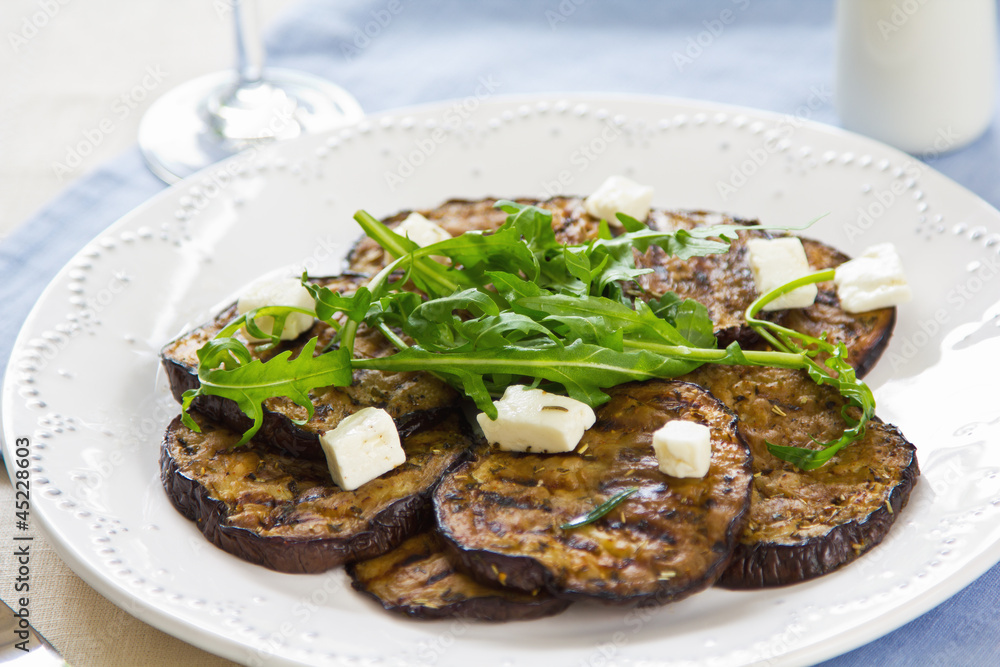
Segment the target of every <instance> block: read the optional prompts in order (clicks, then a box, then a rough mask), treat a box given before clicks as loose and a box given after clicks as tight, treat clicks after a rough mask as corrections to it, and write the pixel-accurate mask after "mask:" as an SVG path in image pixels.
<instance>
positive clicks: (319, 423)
mask: <svg viewBox="0 0 1000 667" xmlns="http://www.w3.org/2000/svg"><path fill="white" fill-rule="evenodd" d="M367 280H368V278H367V277H365V276H358V275H350V274H349V275H345V276H340V277H336V278H319V279H316V280H315V282H316V283H318V284H321V285H325V286H326V287H328V288H329V289H331V290H334V291H338V292H342V293H348V294H350V293H353V292H354V290H356V289H357V288H358V286H360V285H363V284H365V283H366V282H367ZM236 315H237V311H236V304H232V305H230V306H229V307H227V308H226V309H224V310H223V311H222V312H221V313H219V314H218V315H217V316H216V317H215V318H213V319H212V321H210V322H208V323H206V324H204V325H202V326H200V327H198V328H197V329H194V330H193V331H191V332H189V333H186V334H184V335H183V336H181V337H180V338H178V339H176V340H174V341H172V342H171V343H168V344H167V346H166V347H164V348H163V352H162V353H161V360H162V362H163V367H164V368H165V369H166V371H167V378H168V379H169V381H170V389H171V392H172V393H173V395H174V398H175V399H177V401H178V402H180V400H181V396H182V395H183V394H184V392H185V391H187V390H188V389H196V388H197V387H198V355H197V352H198V348H200V347H201V346H202V345H204V344H205V343H206V342H208V340H210V339H211V338H212V337H213V336H214V335H215V334H217V333H218V332H219V331H220V330H221V329H222V328H223V327H225V325H226V324H228V323H229V322H230V321H231V320H232V319H233V318H234V317H236ZM333 333H334V331H333V329H332V328H331V327H330V326H328V325H326V324H323V323H320V322H317V323H316V324H315V325H314V326H313V327H312V329H310V330H309V331H307V332H304V333H303V334H302V335H301V336H299V337H298V338H297V339H295V340H292V341H284V342H282V343H281V344H280V345H279V346H277V347H275V348H274V349H272V350H268V351H266V352H261V351H259V350H258V349H257V348H258V347H259V346H258V345H254V344H250V345H248V348H249V349H250V352H251V354H252V355H253V356H254V357H255V358H259V359H261V360H263V361H266V360H268V359H270V358H272V357H274V356H275V355H277V354H280V353H281V352H284V351H286V350H292V354H293V356H294V355H296V354H298V351H299V350H301V349H302V346H303V345H304V344H305V343H306V341H308V340H309V339H310V338H312V337H314V336H317V337H318V338H319V343H318V344H317V346H316V353H317V354H319V352H320V351H321V350H322V349H323V347H324V346H325V345H326V344H327V343H328V342H329V341H330V338H331V336H332V335H333ZM394 351H395V349H394V348H393V347H392V346H391V345H390V344H389V343H388V342H387V341H386V339H385V337H384V336H382V334H381V333H380V332H378V331H377V330H374V329H369V328H367V327H365V326H361V327H359V328H358V332H357V337H356V339H355V345H354V352H355V354H356V355H358V356H361V357H381V356H385V355H388V354H392V353H393V352H394ZM310 396H311V398H312V401H313V405H314V406H315V408H316V411H315V413H314V415H313V417H312V418H311V419H309V420H308V421H306V422H305V423H304V424H295V423H294V422H293V421H292V420H303V419H306V417H307V413H306V410H305V409H304V408H302V407H301V406H299V405H296V404H295V402H294V401H292V400H291V399H289V398H286V397H277V398H270V399H268V400H267V401H266V402H265V403H264V424H263V426H262V427H261V429H260V432H259V434H258V436H257V437H258V439H259V440H261V441H266V442H269V443H271V444H273V445H275V446H276V447H278V448H279V449H281V450H282V451H284V452H286V453H288V454H290V455H293V456H299V457H303V458H309V459H314V460H318V461H322V460H325V458H324V455H323V450H322V447H321V446H320V444H319V436H320V434H321V433H323V432H324V431H328V430H330V429H332V428H334V427H336V425H337V424H339V423H340V422H341V420H343V419H344V417H347V416H348V415H351V414H353V413H355V412H357V411H358V410H360V409H362V408H365V407H376V408H383V409H385V410H386V411H387V412H388V413H389V414H390V415H391V416H392V418H393V419H395V420H396V421H397V424H398V425H399V426H400V427H401V428H402V429H404V431H405V430H406V429H408V428H415V427H419V425H420V424H421V423H423V422H426V421H427V420H428V419H429V418H430V419H433V413H434V411H436V410H440V409H447V408H450V407H452V406H454V405H455V404H456V403H457V402H458V394H457V393H456V392H455V390H454V389H452V388H451V387H450V386H448V385H447V384H446V383H444V382H442V381H441V380H439V379H437V378H436V377H434V376H433V375H430V374H429V373H421V372H402V373H383V372H379V371H367V370H357V371H354V377H353V381H352V383H351V385H350V386H349V387H320V388H318V389H314V390H313V391H312V392H310ZM194 408H195V409H196V410H198V411H199V412H201V413H202V414H204V415H206V416H208V417H209V418H210V419H211V420H212V421H214V422H216V423H218V424H220V425H222V426H226V427H228V428H230V429H232V430H234V431H238V432H240V433H242V432H243V431H245V430H247V429H248V428H250V426H251V424H252V423H253V422H252V421H251V420H250V419H249V418H248V417H247V416H246V415H244V414H243V412H242V411H241V410H240V409H239V406H237V405H236V403H235V402H233V401H231V400H229V399H226V398H220V397H218V396H199V397H198V398H197V399H195V402H194Z"/></svg>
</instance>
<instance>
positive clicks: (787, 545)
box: [683, 365, 920, 589]
mask: <svg viewBox="0 0 1000 667" xmlns="http://www.w3.org/2000/svg"><path fill="white" fill-rule="evenodd" d="M683 379H685V380H688V381H690V382H695V383H697V384H699V385H701V386H703V387H705V388H706V389H708V390H709V391H711V392H712V394H714V395H715V396H716V397H717V398H718V399H719V400H720V401H722V402H723V403H725V404H726V405H728V406H729V407H730V408H731V409H732V410H733V411H734V412H735V413H736V414H737V416H738V417H739V429H740V432H741V433H742V434H743V436H744V437H745V438H746V440H747V442H748V443H749V444H750V449H751V450H752V452H753V468H754V480H753V492H752V494H751V500H750V520H749V522H748V523H747V526H746V528H745V529H744V531H743V534H742V535H741V537H740V540H739V544H738V545H737V547H736V553H735V555H734V557H733V561H732V563H731V564H730V565H729V567H728V568H727V569H726V571H725V573H723V575H722V577H721V578H720V580H719V582H718V583H719V585H720V586H724V587H726V588H739V589H752V588H764V587H770V586H784V585H787V584H794V583H797V582H800V581H806V580H808V579H813V578H815V577H818V576H821V575H824V574H827V573H828V572H831V571H833V570H835V569H837V568H839V567H841V566H843V565H846V564H847V563H850V562H851V561H853V560H856V559H857V558H858V557H860V556H861V555H862V554H864V553H865V552H867V551H868V550H869V549H871V548H872V547H874V546H875V545H877V544H878V543H879V542H881V541H882V539H883V538H884V537H885V535H886V534H887V533H888V531H889V528H890V527H891V526H892V524H893V522H894V521H895V520H896V518H897V517H898V516H899V513H900V511H901V510H902V509H903V507H905V506H906V502H907V500H908V499H909V497H910V491H911V489H912V488H913V485H914V484H915V483H916V481H917V477H918V476H919V474H920V470H919V468H918V465H917V457H916V451H915V449H914V447H913V445H912V444H910V443H909V442H908V441H907V440H906V439H905V438H904V437H903V435H902V434H901V433H900V432H899V430H897V429H896V428H895V427H893V426H890V425H888V424H885V423H883V422H881V421H878V420H874V421H872V422H869V424H868V427H867V429H866V432H865V436H864V437H863V438H862V439H861V440H859V441H858V442H855V443H853V444H851V445H848V446H847V447H845V448H844V449H842V450H841V451H840V453H838V454H837V455H836V456H835V457H834V458H833V459H831V461H830V462H829V463H827V464H826V465H824V466H822V467H820V468H817V469H816V470H799V469H798V468H796V467H795V466H793V465H792V464H790V463H787V462H785V461H782V460H780V459H778V458H776V457H775V456H774V455H772V454H771V453H770V452H769V451H768V449H767V444H766V443H767V442H771V443H772V444H776V445H787V446H792V447H808V448H813V449H815V448H817V447H818V445H816V444H815V443H814V442H813V441H812V440H811V439H810V436H812V437H815V438H817V439H818V440H820V441H828V440H835V439H836V438H837V437H839V436H840V434H841V433H842V432H843V430H844V429H845V428H846V426H847V425H846V423H845V422H844V419H843V417H842V416H841V408H842V407H843V405H844V399H843V398H842V397H841V396H840V394H838V393H837V392H836V391H835V390H834V389H831V388H830V387H826V386H823V387H821V386H819V385H817V384H816V383H814V382H813V381H812V380H811V379H809V377H808V376H807V375H806V374H805V372H803V371H794V370H787V369H781V368H761V367H751V366H718V365H706V366H702V367H701V368H699V369H697V370H696V371H694V372H693V373H689V374H688V375H685V376H684V377H683Z"/></svg>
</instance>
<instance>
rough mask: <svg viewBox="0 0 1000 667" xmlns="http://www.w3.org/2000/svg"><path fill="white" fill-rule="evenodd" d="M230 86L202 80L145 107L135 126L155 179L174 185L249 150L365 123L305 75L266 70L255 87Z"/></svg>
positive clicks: (218, 78) (344, 95) (231, 77)
mask: <svg viewBox="0 0 1000 667" xmlns="http://www.w3.org/2000/svg"><path fill="white" fill-rule="evenodd" d="M237 83H238V78H237V75H236V73H235V72H232V71H230V72H216V73H214V74H207V75H205V76H201V77H199V78H197V79H194V80H192V81H188V82H187V83H184V84H182V85H180V86H178V87H177V88H174V89H173V90H171V91H169V92H167V93H166V94H165V95H164V96H162V97H160V98H159V99H158V100H156V102H154V103H153V104H152V105H151V106H150V108H149V110H148V111H147V112H146V114H145V116H143V118H142V121H141V122H140V124H139V150H140V151H141V152H142V156H143V158H144V159H145V160H146V164H147V165H149V168H150V170H151V171H152V172H153V173H154V174H156V176H157V177H158V178H160V179H161V180H163V181H166V182H167V183H175V182H177V181H179V180H180V179H182V178H185V177H187V176H190V175H191V174H194V173H195V172H198V171H200V170H202V169H204V168H205V167H208V166H209V165H211V164H214V163H216V162H218V161H219V160H223V159H225V158H227V157H230V156H232V155H235V154H237V153H239V152H240V151H243V150H246V149H248V148H251V147H254V146H259V145H263V144H266V143H271V142H273V141H275V140H278V139H286V138H291V137H294V136H297V135H299V134H311V133H316V132H325V131H327V130H332V129H334V128H337V127H341V126H343V125H349V124H351V123H355V122H357V121H358V120H360V119H361V118H362V117H363V116H364V112H363V111H362V110H361V106H360V105H359V104H358V102H357V100H355V99H354V97H353V96H351V95H350V93H348V92H347V91H345V90H344V89H343V88H340V87H339V86H336V85H334V84H332V83H330V82H329V81H326V80H325V79H322V78H320V77H317V76H313V75H311V74H305V73H302V72H296V71H292V70H282V69H265V70H264V78H263V81H262V82H261V83H259V84H253V85H250V86H246V85H245V86H243V87H237ZM264 93H267V95H264ZM264 97H267V98H268V99H267V100H263V98H264Z"/></svg>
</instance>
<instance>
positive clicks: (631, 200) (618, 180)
mask: <svg viewBox="0 0 1000 667" xmlns="http://www.w3.org/2000/svg"><path fill="white" fill-rule="evenodd" d="M652 203H653V188H652V187H650V186H648V185H640V184H638V183H636V182H635V181H632V180H630V179H628V178H625V177H624V176H609V177H608V179H607V180H606V181H604V183H602V184H601V187H599V188H597V189H596V190H594V192H593V194H591V195H590V196H589V197H587V198H586V199H585V200H584V202H583V207H584V208H585V209H586V211H587V213H589V214H590V215H592V216H594V217H595V218H599V219H602V220H607V221H608V224H609V225H616V226H618V227H621V223H620V222H619V221H618V218H616V217H615V213H624V214H625V215H628V216H631V217H633V218H635V219H636V220H638V221H639V222H643V221H645V220H646V218H648V217H649V208H650V206H651V205H652Z"/></svg>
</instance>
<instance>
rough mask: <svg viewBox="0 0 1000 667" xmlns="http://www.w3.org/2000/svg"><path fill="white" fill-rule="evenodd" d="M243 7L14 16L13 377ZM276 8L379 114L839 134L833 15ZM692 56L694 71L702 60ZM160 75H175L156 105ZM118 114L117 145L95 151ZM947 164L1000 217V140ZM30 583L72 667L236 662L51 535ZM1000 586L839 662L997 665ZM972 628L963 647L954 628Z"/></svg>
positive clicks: (2, 224) (5, 138)
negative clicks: (563, 113)
mask: <svg viewBox="0 0 1000 667" xmlns="http://www.w3.org/2000/svg"><path fill="white" fill-rule="evenodd" d="M227 3H228V0H214V1H213V2H209V1H208V0H174V1H173V2H171V3H122V2H115V1H113V0H90V1H89V2H86V3H82V2H71V1H70V0H5V1H4V2H3V3H2V4H0V27H3V28H4V29H3V30H2V31H0V32H2V34H3V35H4V39H5V41H6V42H7V43H6V44H4V45H3V46H0V89H2V90H4V91H5V92H4V95H3V96H0V156H3V160H0V238H3V241H2V242H0V301H2V302H3V303H4V304H5V306H6V308H7V313H8V317H7V318H6V319H5V320H4V321H2V322H0V360H3V363H4V364H5V365H6V361H7V358H8V356H9V352H10V346H11V345H12V342H13V338H14V335H15V334H16V331H17V329H18V327H19V326H20V323H21V321H23V319H24V317H25V315H26V314H27V312H28V310H29V309H30V306H31V304H32V303H33V301H34V299H35V298H37V295H38V294H39V293H40V291H41V289H42V288H43V287H44V285H45V283H46V282H47V280H48V279H49V278H50V277H51V276H52V275H53V274H54V273H55V271H56V270H57V269H58V268H59V267H60V266H61V265H62V264H63V262H64V261H65V260H66V259H68V258H69V257H70V256H72V254H73V253H74V252H75V251H76V250H77V249H78V248H79V247H81V246H82V245H83V244H84V243H85V242H86V241H87V240H88V239H89V238H91V237H92V236H93V235H94V234H96V233H97V232H98V231H99V230H100V229H102V228H103V227H105V226H106V225H108V224H110V223H111V222H113V221H114V220H115V219H116V218H117V217H119V216H120V215H122V214H124V213H125V212H127V211H128V210H130V209H131V208H133V207H134V206H136V205H138V204H139V203H141V202H142V201H143V200H145V199H146V198H148V197H149V196H151V195H152V194H154V193H155V192H157V191H159V190H160V189H161V188H162V187H163V186H162V184H160V183H158V182H157V181H156V180H155V179H154V178H152V177H151V176H150V175H148V174H147V173H145V172H144V170H143V169H142V165H141V161H140V160H139V158H138V153H137V151H136V150H135V147H134V141H135V133H136V128H137V126H138V122H139V119H140V118H141V116H142V112H143V111H144V110H145V109H146V108H147V107H148V105H149V103H150V102H151V101H152V100H153V99H154V98H155V97H156V96H158V95H159V94H162V93H163V92H165V91H166V90H168V89H169V88H170V87H173V86H174V85H178V84H180V83H182V82H184V81H186V80H189V79H191V78H194V77H195V76H198V75H199V74H203V73H206V72H211V71H216V70H219V69H223V68H226V67H228V66H229V65H230V64H231V48H232V45H231V27H230V25H229V20H230V19H229V15H228V4H227ZM260 7H261V13H262V16H263V19H264V22H266V23H268V25H269V28H268V30H267V35H268V42H267V43H268V49H269V53H270V54H271V59H272V62H275V63H278V64H280V65H282V66H288V67H297V68H300V69H304V70H308V71H312V72H313V73H317V74H321V75H325V76H327V77H329V78H331V79H333V80H335V81H337V82H338V83H341V84H342V85H344V86H345V87H346V88H348V89H349V90H351V91H352V92H354V93H355V94H356V95H357V96H358V98H359V100H360V101H361V103H362V105H363V106H364V107H365V108H366V109H368V110H370V111H378V110H382V109H388V108H394V107H398V106H404V105H408V104H415V103H423V102H430V101H435V100H440V99H449V98H459V97H462V96H463V95H467V94H469V91H471V90H472V89H474V87H475V85H476V82H477V79H478V77H479V76H482V75H484V74H486V73H490V74H494V75H496V76H497V77H498V78H499V80H500V81H501V83H502V85H501V89H500V92H501V93H522V92H547V91H580V92H586V91H595V92H597V91H599V92H627V93H645V94H662V95H672V96H680V97H691V98H701V99H709V100H714V101H719V102H726V103H731V104H741V105H746V106H751V107H757V108H764V109H769V110H774V111H778V112H784V113H794V112H795V110H796V109H797V108H800V107H801V105H802V104H803V103H804V102H806V101H808V100H816V99H818V100H819V104H818V105H813V106H812V107H810V108H811V112H810V113H811V118H812V119H813V120H818V121H822V122H828V123H832V124H837V118H836V115H835V113H834V108H833V94H834V93H833V90H832V81H833V25H832V12H833V4H832V2H831V0H823V1H817V2H812V3H796V2H792V1H791V0H770V1H769V2H763V3H757V4H754V5H752V6H751V4H750V1H749V0H712V1H707V2H700V3H685V2H681V1H680V0H673V1H669V2H662V3H658V4H657V5H656V6H655V7H653V6H648V3H643V2H640V1H639V0H634V1H628V2H620V3H615V5H614V7H608V6H601V5H600V3H588V2H587V1H586V0H563V1H562V2H559V1H558V0H549V1H545V0H524V1H522V2H518V3H503V2H499V1H498V0H497V1H494V2H482V3H476V4H474V3H462V2H459V1H458V0H455V1H453V2H433V3H425V4H424V6H416V5H413V6H411V5H410V4H409V3H407V2H406V0H306V1H300V2H292V1H291V0H260ZM390 10H391V11H390ZM386 16H389V17H390V18H388V19H385V17H386ZM441 17H446V18H445V19H444V20H442V18H441ZM720 26H721V27H720ZM366 30H367V33H368V39H367V40H366V39H365V31H366ZM706 35H708V36H707V37H706ZM699 40H700V43H699ZM692 44H694V45H695V46H693V47H692ZM678 54H682V55H688V56H691V55H692V54H696V55H695V56H694V57H693V58H690V62H685V60H684V58H683V57H682V58H678ZM637 63H641V65H640V66H637ZM151 68H152V69H151ZM150 72H155V73H158V74H159V75H160V76H157V77H155V79H156V80H157V81H156V83H154V85H152V86H150V87H148V89H146V88H141V86H142V81H143V78H144V77H146V75H147V74H149V73H150ZM160 80H162V81H160ZM137 86H139V87H140V88H137ZM123 103H124V104H125V106H124V107H123ZM123 109H127V111H125V110H123ZM108 117H110V118H112V119H113V121H114V122H113V130H112V131H110V132H100V133H99V134H95V128H97V127H98V126H99V124H100V122H101V120H102V119H104V118H108ZM83 153H86V155H83ZM74 155H75V156H76V157H74ZM77 158H78V159H77ZM929 162H930V164H931V165H932V166H934V167H935V168H937V169H939V170H941V171H943V172H944V173H946V174H947V175H949V176H951V177H952V178H954V179H955V180H957V181H958V182H959V183H961V184H962V185H964V186H965V187H967V188H969V189H971V190H972V191H973V192H975V193H977V194H979V195H980V196H982V197H984V198H985V199H986V200H987V201H989V202H990V203H992V204H993V205H994V206H996V205H998V204H1000V181H997V180H996V179H995V177H994V176H993V175H994V174H995V173H996V171H997V169H996V167H998V166H1000V136H998V134H997V133H996V132H995V130H992V129H991V130H989V131H988V132H987V134H986V135H985V136H984V137H983V138H981V139H980V140H978V141H977V142H975V143H974V144H972V145H971V146H969V147H968V148H965V149H963V150H961V151H957V152H955V153H953V154H950V155H944V156H940V157H936V158H935V159H933V160H929ZM36 211H37V213H36V214H35V215H34V216H32V213H33V212H36ZM29 216H32V217H30V218H29ZM0 477H3V475H0ZM12 496H13V492H12V489H11V487H10V484H9V481H7V480H6V479H5V478H4V479H3V480H2V482H0V508H7V507H13V498H12ZM13 522H14V516H13V512H9V511H0V536H10V535H11V534H12V533H13V532H14V526H13ZM36 535H37V533H36ZM4 539H6V538H4ZM0 553H2V555H0V572H2V573H4V576H3V577H2V579H0V597H3V598H4V599H10V598H12V597H13V590H12V589H13V584H12V578H11V577H8V576H6V575H7V573H10V572H12V571H13V568H14V562H13V556H12V555H11V554H9V553H7V550H0ZM32 568H33V569H32V576H33V578H34V581H33V587H32V594H33V596H32V607H31V613H32V621H33V623H34V624H35V626H36V627H37V628H38V629H39V630H40V631H41V632H42V633H43V634H44V635H45V636H46V637H48V638H49V640H50V641H52V643H53V644H55V646H56V647H57V648H58V649H60V650H61V651H62V652H63V653H64V655H65V657H66V658H67V659H68V661H69V662H70V663H71V664H75V665H117V664H129V665H174V664H184V665H222V664H231V663H228V662H227V661H225V660H222V659H220V658H217V657H215V656H212V655H210V654H208V653H205V652H203V651H201V650H199V649H196V648H194V647H191V646H188V645H187V644H184V643H183V642H181V641H179V640H176V639H174V638H172V637H169V636H167V635H165V634H163V633H161V632H159V631H158V630H155V629H153V628H151V627H149V626H147V625H145V624H144V623H142V622H140V621H138V620H136V619H134V618H132V617H131V616H130V615H128V613H126V612H125V611H123V610H121V609H118V608H117V607H115V606H114V605H113V604H111V603H110V602H108V601H106V600H104V599H103V598H101V597H100V596H99V595H98V594H97V593H95V592H94V591H93V590H92V589H91V588H90V587H89V586H87V585H86V584H85V583H83V582H82V581H81V580H80V579H79V578H78V577H76V575H74V574H73V573H72V572H71V571H70V570H69V569H68V568H67V567H66V566H65V565H64V564H62V562H61V561H60V560H59V558H58V557H57V556H56V555H55V553H54V552H53V550H52V549H51V547H50V546H48V545H47V544H46V543H45V542H44V538H42V537H41V536H38V541H36V542H35V551H34V554H33V560H32ZM998 586H1000V573H998V572H997V568H994V571H991V572H990V573H989V574H987V575H986V576H985V577H984V578H983V579H981V580H980V581H979V582H977V584H975V585H974V586H973V587H970V589H967V590H966V591H963V592H962V593H960V594H959V595H958V596H956V597H955V598H953V599H952V600H950V601H948V602H947V603H945V604H944V605H942V607H939V608H938V609H937V610H935V611H934V612H931V613H930V614H928V615H926V616H924V617H922V618H920V619H917V620H916V621H914V622H913V623H911V624H910V625H909V626H907V627H905V628H903V629H901V630H900V631H897V632H896V633H893V634H891V635H889V636H888V637H886V638H883V639H882V640H879V642H875V643H874V644H872V645H869V646H868V647H863V648H862V649H859V650H857V651H854V652H852V653H850V654H847V655H845V656H842V657H841V658H838V659H836V660H834V661H831V662H830V664H836V665H861V664H872V663H873V662H878V663H879V664H912V662H909V663H908V662H907V661H912V660H913V659H914V656H916V655H921V656H923V658H924V659H925V660H923V662H925V663H926V662H927V661H933V662H935V664H937V663H940V664H983V665H986V664H998V662H1000V649H998V647H997V646H995V645H994V646H993V647H992V652H991V650H990V648H989V647H988V646H987V647H986V648H983V646H981V645H976V646H975V647H974V648H971V649H969V648H964V647H966V646H969V645H973V644H976V642H975V641H973V639H974V638H975V637H977V636H996V634H997V631H998V630H1000V615H998V613H997V612H996V611H994V610H993V609H992V606H990V609H989V610H984V609H983V608H982V607H983V604H982V601H983V599H991V598H995V594H994V591H996V590H997V588H998ZM970 608H971V609H972V611H971V612H970V611H969V610H970ZM959 615H961V618H962V619H963V623H964V629H963V630H962V631H961V633H960V634H959V631H958V630H956V628H955V626H954V619H955V618H956V617H957V616H959ZM927 637H937V638H938V640H936V641H931V640H927V639H926V638H927ZM921 641H924V642H925V644H921V643H920V642H921ZM926 641H931V643H930V644H926ZM981 643H982V642H980V644H981ZM918 651H919V652H918Z"/></svg>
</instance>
